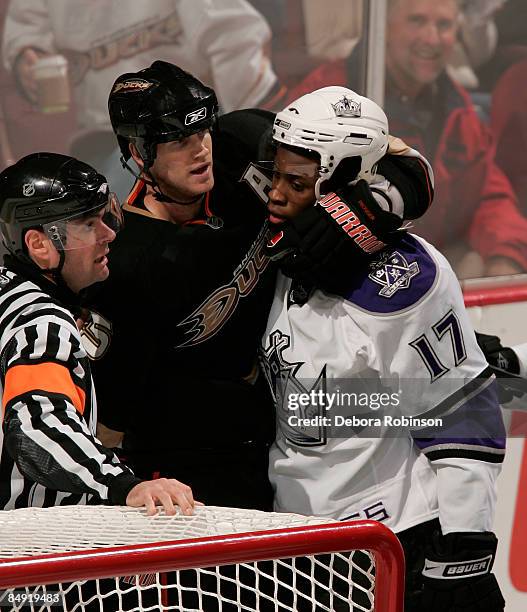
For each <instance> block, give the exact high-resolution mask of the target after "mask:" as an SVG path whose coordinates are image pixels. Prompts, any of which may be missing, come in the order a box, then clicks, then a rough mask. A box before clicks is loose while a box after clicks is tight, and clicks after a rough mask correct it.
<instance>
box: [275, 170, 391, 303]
mask: <svg viewBox="0 0 527 612" xmlns="http://www.w3.org/2000/svg"><path fill="white" fill-rule="evenodd" d="M333 215H334V216H333ZM335 217H336V218H335ZM401 223H402V220H401V219H400V218H399V217H398V216H397V215H395V214H392V213H390V212H386V211H384V210H383V209H382V208H381V207H380V206H379V204H378V203H377V201H376V200H375V198H374V197H373V195H372V192H371V190H370V187H369V185H368V183H367V182H366V181H364V180H360V181H358V182H357V184H356V185H349V186H347V187H345V188H343V189H339V190H338V191H337V192H336V193H330V194H328V195H326V196H324V197H323V198H322V199H321V200H320V201H319V202H318V203H317V205H316V206H311V207H309V208H307V209H306V210H304V211H302V213H300V214H299V215H297V216H296V217H295V218H294V219H290V220H288V221H286V222H285V223H283V224H281V225H280V226H274V227H275V228H276V229H277V233H276V234H275V235H274V236H273V237H272V238H271V240H270V241H269V243H268V244H267V247H266V254H267V255H268V256H269V257H270V258H271V259H273V260H274V261H277V262H278V263H279V265H280V269H281V270H282V272H283V273H284V274H285V275H286V276H289V277H291V278H294V279H297V280H300V281H303V282H306V283H310V284H314V285H316V286H317V287H319V288H320V289H325V290H326V291H330V292H334V293H340V292H342V291H345V290H346V289H347V288H348V287H349V286H350V279H351V278H352V277H353V274H354V272H356V270H357V267H358V266H360V265H367V264H368V262H369V261H370V260H371V258H372V256H374V255H375V254H376V253H377V252H378V251H380V250H381V249H383V248H384V247H385V246H386V245H388V244H390V243H392V242H394V241H395V240H397V239H398V238H399V237H400V235H401V234H402V232H399V231H396V230H397V229H398V228H399V227H400V226H401Z"/></svg>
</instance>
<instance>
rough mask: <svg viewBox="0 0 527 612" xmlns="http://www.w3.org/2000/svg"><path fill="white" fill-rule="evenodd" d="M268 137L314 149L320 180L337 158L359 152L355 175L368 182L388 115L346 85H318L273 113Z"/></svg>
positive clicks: (382, 149) (383, 144) (383, 147)
mask: <svg viewBox="0 0 527 612" xmlns="http://www.w3.org/2000/svg"><path fill="white" fill-rule="evenodd" d="M273 139H274V140H275V141H276V142H278V143H282V144H286V145H290V146H293V147H299V148H301V149H309V150H311V151H316V152H317V153H318V154H319V155H320V178H319V180H318V181H317V184H316V187H315V191H316V194H317V197H320V184H321V183H322V182H323V181H327V180H328V179H330V178H331V176H332V174H333V172H334V171H335V170H336V169H337V167H338V165H339V164H340V162H341V161H342V160H343V159H345V158H348V157H360V158H361V165H360V170H359V173H358V175H357V176H356V177H353V178H356V179H365V180H366V181H368V182H371V180H372V177H373V175H374V172H375V171H374V166H375V164H376V163H377V162H378V161H379V159H381V157H383V155H384V154H385V153H386V151H387V149H388V119H387V118H386V115H385V113H384V111H383V110H382V108H381V107H380V106H379V105H378V104H376V103H375V102H373V100H370V99H369V98H365V97H364V96H360V95H359V94H357V93H355V92H354V91H352V90H351V89H348V88H347V87H338V86H332V87H323V88H322V89H317V90H316V91H313V92H311V93H308V94H306V95H304V96H302V97H300V98H298V99H297V100H295V101H294V102H291V104H289V105H288V106H287V108H286V109H284V110H283V111H281V112H280V113H278V114H277V115H276V118H275V121H274V126H273Z"/></svg>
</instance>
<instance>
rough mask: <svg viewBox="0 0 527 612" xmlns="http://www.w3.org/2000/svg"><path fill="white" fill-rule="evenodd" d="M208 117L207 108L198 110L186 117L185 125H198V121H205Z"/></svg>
mask: <svg viewBox="0 0 527 612" xmlns="http://www.w3.org/2000/svg"><path fill="white" fill-rule="evenodd" d="M206 116H207V107H206V106H204V107H203V108H199V109H198V110H195V111H192V112H191V113H188V114H187V115H185V125H191V124H192V123H196V121H201V120H202V119H205V117H206Z"/></svg>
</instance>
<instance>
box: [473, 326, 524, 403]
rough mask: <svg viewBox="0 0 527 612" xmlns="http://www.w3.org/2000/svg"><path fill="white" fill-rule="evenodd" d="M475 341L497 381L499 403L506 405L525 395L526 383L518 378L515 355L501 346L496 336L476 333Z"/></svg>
mask: <svg viewBox="0 0 527 612" xmlns="http://www.w3.org/2000/svg"><path fill="white" fill-rule="evenodd" d="M476 340H477V341H478V344H479V347H480V348H481V350H482V351H483V354H484V355H485V358H486V360H487V361H488V363H489V365H490V367H491V369H492V370H493V371H494V374H496V378H497V379H498V391H499V399H500V403H501V404H506V403H508V402H510V401H511V400H512V399H513V398H514V397H521V396H522V395H524V394H525V393H527V381H524V380H523V379H522V378H521V377H520V376H519V374H520V362H519V360H518V356H517V355H516V353H515V352H514V351H513V350H512V349H511V348H509V347H506V346H502V344H501V341H500V339H499V338H498V336H491V335H489V334H480V333H478V332H476Z"/></svg>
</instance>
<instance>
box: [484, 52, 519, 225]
mask: <svg viewBox="0 0 527 612" xmlns="http://www.w3.org/2000/svg"><path fill="white" fill-rule="evenodd" d="M492 129H493V131H494V134H495V137H496V161H497V163H498V164H499V166H500V167H501V168H502V170H503V171H504V172H505V174H506V175H507V177H508V178H509V180H510V182H511V183H512V186H513V187H514V190H515V191H516V194H517V195H518V200H519V202H520V208H521V209H522V210H523V211H524V213H526V212H527V157H526V156H525V153H524V152H525V150H526V149H527V60H525V61H523V62H520V63H517V64H515V65H514V66H512V67H511V68H510V69H509V70H507V72H506V73H505V74H504V75H503V76H502V78H501V79H500V80H499V81H498V84H497V85H496V89H495V90H494V93H493V96H492Z"/></svg>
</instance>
